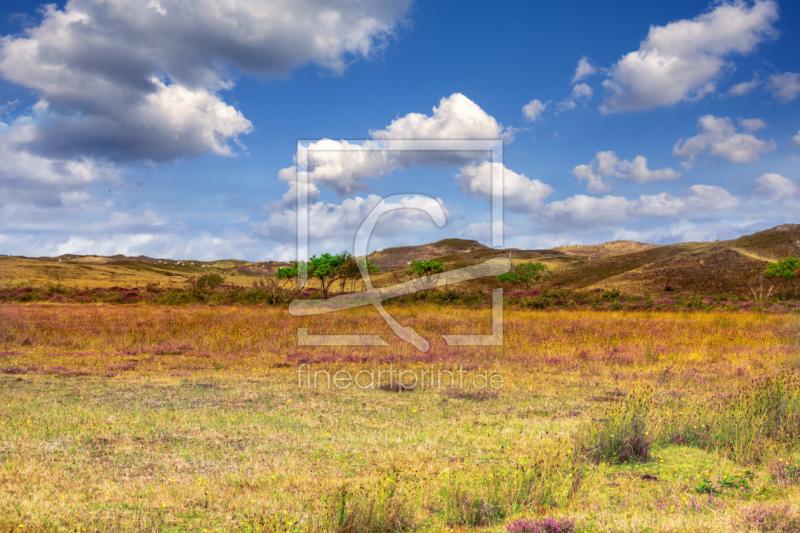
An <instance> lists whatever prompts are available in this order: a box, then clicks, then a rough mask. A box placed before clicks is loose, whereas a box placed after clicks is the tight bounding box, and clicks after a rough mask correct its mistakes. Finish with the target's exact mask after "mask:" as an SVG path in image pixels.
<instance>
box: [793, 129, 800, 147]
mask: <svg viewBox="0 0 800 533" xmlns="http://www.w3.org/2000/svg"><path fill="white" fill-rule="evenodd" d="M792 144H793V145H795V146H800V130H799V131H798V132H797V135H795V136H794V137H792Z"/></svg>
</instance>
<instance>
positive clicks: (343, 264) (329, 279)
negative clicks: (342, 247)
mask: <svg viewBox="0 0 800 533" xmlns="http://www.w3.org/2000/svg"><path fill="white" fill-rule="evenodd" d="M360 261H365V259H355V258H353V256H352V254H350V253H348V252H342V253H340V254H338V255H331V254H322V255H320V256H316V255H315V256H313V257H312V258H311V259H310V260H309V261H308V264H307V265H305V266H306V268H307V272H308V277H309V278H317V279H318V280H319V283H320V286H321V288H322V294H323V296H324V297H325V298H327V297H328V292H330V289H331V287H332V286H333V284H334V283H335V282H336V281H338V280H342V286H343V287H344V283H345V282H346V281H347V279H349V278H350V277H351V276H356V275H360V272H359V270H358V263H359V262H360ZM302 266H303V265H301V264H299V263H297V262H296V261H295V263H294V265H292V266H290V267H283V268H279V269H278V272H277V273H276V274H275V277H276V278H278V279H279V280H283V281H285V282H288V281H291V280H292V279H294V278H296V277H297V273H298V272H299V270H300V268H301V267H302ZM367 268H368V269H369V271H370V272H376V271H377V267H376V266H375V265H373V264H371V263H369V262H367ZM356 273H358V274H356Z"/></svg>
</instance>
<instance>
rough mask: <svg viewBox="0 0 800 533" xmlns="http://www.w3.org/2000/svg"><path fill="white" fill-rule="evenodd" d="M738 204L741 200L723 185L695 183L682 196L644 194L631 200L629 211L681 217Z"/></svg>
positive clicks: (632, 213)
mask: <svg viewBox="0 0 800 533" xmlns="http://www.w3.org/2000/svg"><path fill="white" fill-rule="evenodd" d="M737 205H739V200H738V199H737V198H736V197H735V196H733V195H732V194H731V193H729V192H728V191H726V190H725V189H723V188H722V187H717V186H713V185H693V186H691V187H689V190H688V192H687V193H686V194H685V195H684V196H683V197H682V198H679V197H676V196H673V195H671V194H667V193H663V192H662V193H661V194H654V195H644V194H643V195H641V196H639V199H638V200H635V201H633V202H631V205H630V209H629V212H630V214H631V215H635V216H649V217H681V216H687V215H702V214H705V213H713V212H718V211H724V210H726V209H731V208H733V207H736V206H737Z"/></svg>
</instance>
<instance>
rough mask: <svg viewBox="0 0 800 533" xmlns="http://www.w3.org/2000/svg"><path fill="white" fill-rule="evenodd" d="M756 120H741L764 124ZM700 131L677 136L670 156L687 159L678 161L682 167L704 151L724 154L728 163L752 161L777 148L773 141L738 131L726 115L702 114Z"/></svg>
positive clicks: (746, 122)
mask: <svg viewBox="0 0 800 533" xmlns="http://www.w3.org/2000/svg"><path fill="white" fill-rule="evenodd" d="M754 120H757V119H750V120H748V121H742V124H743V125H745V127H747V126H746V125H747V124H750V125H751V126H752V125H765V123H764V122H763V121H760V120H759V121H758V122H754ZM697 129H699V130H700V133H699V134H697V135H695V136H694V137H690V138H688V139H686V140H684V139H682V138H681V139H678V142H676V143H675V146H674V147H673V149H672V155H673V156H676V157H677V156H680V157H684V158H686V159H687V160H686V161H684V162H683V163H681V164H682V165H683V166H684V167H686V168H691V167H692V165H694V162H695V159H697V156H699V155H700V154H702V153H704V152H705V151H708V153H709V154H711V155H714V156H718V157H724V158H725V159H727V160H728V161H731V162H732V163H747V162H749V161H755V160H756V159H758V157H759V156H760V155H761V154H766V153H769V152H773V151H774V150H775V149H776V148H777V144H776V143H775V142H774V141H765V140H763V139H759V138H757V137H756V136H755V135H752V134H750V133H739V132H737V131H736V126H735V125H734V124H733V121H731V119H730V118H728V117H715V116H713V115H705V116H703V117H700V120H698V122H697Z"/></svg>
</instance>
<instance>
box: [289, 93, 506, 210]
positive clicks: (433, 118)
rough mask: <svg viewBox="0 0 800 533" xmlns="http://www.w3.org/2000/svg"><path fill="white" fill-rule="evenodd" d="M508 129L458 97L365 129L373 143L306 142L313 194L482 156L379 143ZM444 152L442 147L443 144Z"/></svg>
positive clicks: (361, 187)
mask: <svg viewBox="0 0 800 533" xmlns="http://www.w3.org/2000/svg"><path fill="white" fill-rule="evenodd" d="M510 131H511V132H513V130H512V129H511V128H509V129H504V128H503V125H502V124H500V123H499V122H497V120H495V118H494V117H492V116H491V115H489V114H487V113H486V112H485V111H484V110H483V109H481V107H480V106H478V105H477V104H476V103H475V102H473V101H472V100H470V99H469V98H467V97H466V96H464V95H463V94H460V93H455V94H453V95H451V96H449V97H447V98H442V99H441V101H440V102H439V106H438V107H436V106H435V107H434V108H433V113H432V114H431V115H430V116H428V115H425V114H422V113H409V114H407V115H405V116H403V117H400V118H397V119H395V120H394V121H392V123H391V124H389V125H388V126H387V127H386V128H385V129H382V130H370V135H371V137H372V138H373V139H374V140H368V141H362V142H358V143H355V142H352V143H351V142H348V141H334V140H330V139H324V140H321V141H318V142H315V143H311V144H310V145H308V147H307V148H306V150H307V155H308V179H309V183H310V184H311V185H312V187H313V189H311V190H310V192H311V194H313V195H316V194H317V193H318V190H317V189H316V186H317V185H320V186H322V187H323V188H325V189H327V190H329V191H332V192H335V193H336V194H338V195H340V196H348V195H350V194H352V193H354V192H360V191H367V190H369V186H368V184H367V180H368V179H378V178H380V177H381V176H382V175H384V174H387V173H390V172H392V171H393V170H395V169H406V168H409V167H411V166H412V165H424V166H443V165H444V166H461V165H468V164H471V163H474V162H477V161H480V160H482V159H483V158H484V157H485V156H486V154H485V153H482V152H476V151H466V152H465V151H458V150H446V149H443V150H431V151H419V150H392V151H387V150H385V149H384V148H383V145H382V144H381V141H384V140H392V141H398V143H399V144H400V146H401V147H402V141H410V140H416V139H425V140H428V139H433V140H441V141H448V140H463V139H499V138H502V137H504V136H506V137H507V136H508V134H509V132H510ZM443 148H446V143H445V145H443ZM278 177H279V179H281V180H283V181H289V182H293V181H294V180H295V177H296V167H289V168H285V169H283V170H281V171H280V173H279V176H278ZM296 198H297V193H296V191H293V190H290V191H289V193H288V196H287V197H284V203H287V202H288V203H292V202H294V201H296Z"/></svg>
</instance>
